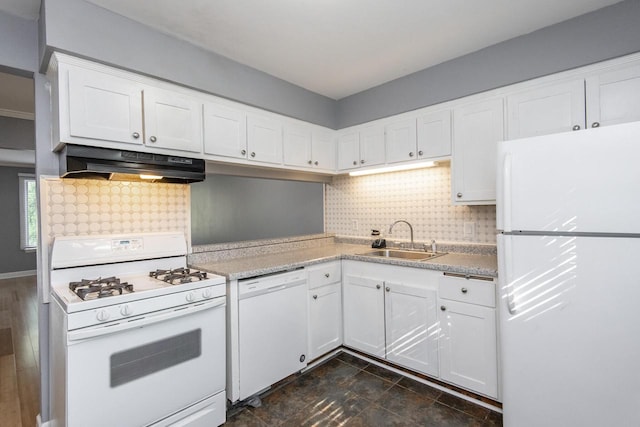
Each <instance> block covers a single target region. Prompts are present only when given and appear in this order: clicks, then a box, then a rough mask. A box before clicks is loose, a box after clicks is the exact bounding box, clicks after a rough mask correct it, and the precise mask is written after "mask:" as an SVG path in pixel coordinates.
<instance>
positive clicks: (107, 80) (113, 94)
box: [60, 69, 144, 145]
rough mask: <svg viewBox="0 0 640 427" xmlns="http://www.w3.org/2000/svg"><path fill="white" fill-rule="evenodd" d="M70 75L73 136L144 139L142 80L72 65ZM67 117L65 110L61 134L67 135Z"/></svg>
mask: <svg viewBox="0 0 640 427" xmlns="http://www.w3.org/2000/svg"><path fill="white" fill-rule="evenodd" d="M68 76H69V80H68V84H69V104H68V108H69V110H68V118H69V121H68V124H69V128H68V133H69V136H70V137H73V138H87V139H95V140H104V141H115V142H123V143H127V144H136V145H141V144H142V143H143V141H144V139H143V126H142V90H141V88H140V85H139V84H138V83H136V82H132V81H130V80H126V79H122V78H119V77H115V76H111V75H108V74H104V73H99V72H96V71H92V70H82V69H71V70H69V73H68ZM64 106H65V105H63V106H62V107H64ZM64 118H65V117H64V115H63V114H62V112H61V126H60V127H61V138H64V137H65V136H64V135H63V134H64V133H65V132H64V125H65V124H66V123H65V122H64Z"/></svg>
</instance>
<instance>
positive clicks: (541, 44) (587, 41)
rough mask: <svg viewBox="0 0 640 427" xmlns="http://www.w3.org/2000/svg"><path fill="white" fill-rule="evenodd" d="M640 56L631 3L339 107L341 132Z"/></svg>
mask: <svg viewBox="0 0 640 427" xmlns="http://www.w3.org/2000/svg"><path fill="white" fill-rule="evenodd" d="M638 51H640V1H639V0H627V1H625V2H622V3H618V4H615V5H613V6H609V7H607V8H603V9H600V10H597V11H595V12H591V13H588V14H585V15H582V16H579V17H577V18H574V19H571V20H568V21H564V22H561V23H559V24H556V25H552V26H550V27H547V28H543V29H541V30H539V31H535V32H533V33H530V34H526V35H524V36H521V37H517V38H514V39H511V40H508V41H506V42H503V43H499V44H496V45H493V46H490V47H488V48H486V49H482V50H479V51H477V52H474V53H471V54H469V55H465V56H462V57H459V58H456V59H454V60H451V61H448V62H445V63H442V64H440V65H436V66H434V67H431V68H427V69H425V70H422V71H419V72H417V73H414V74H411V75H409V76H406V77H403V78H400V79H397V80H393V81H391V82H389V83H386V84H383V85H381V86H377V87H375V88H372V89H369V90H366V91H364V92H360V93H357V94H355V95H352V96H349V97H347V98H343V99H341V100H340V101H338V105H337V111H336V113H337V114H336V117H337V125H338V128H344V127H347V126H351V125H355V124H359V123H364V122H368V121H370V120H374V119H379V118H381V117H387V116H390V115H393V114H398V113H401V112H405V111H411V110H415V109H417V108H421V107H425V106H428V105H433V104H437V103H440V102H443V101H448V100H451V99H456V98H460V97H463V96H467V95H471V94H474V93H479V92H483V91H485V90H490V89H495V88H497V87H501V86H506V85H509V84H513V83H517V82H521V81H525V80H529V79H532V78H536V77H540V76H544V75H547V74H553V73H556V72H559V71H564V70H568V69H571V68H576V67H580V66H583V65H587V64H591V63H595V62H599V61H603V60H606V59H611V58H615V57H617V56H622V55H626V54H630V53H634V52H638Z"/></svg>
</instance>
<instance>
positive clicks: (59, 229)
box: [41, 178, 191, 243]
mask: <svg viewBox="0 0 640 427" xmlns="http://www.w3.org/2000/svg"><path fill="white" fill-rule="evenodd" d="M41 183H42V184H43V185H42V187H43V188H42V189H41V191H42V193H41V195H42V199H41V203H43V204H46V205H45V206H41V212H42V213H43V218H42V221H43V233H44V234H45V236H47V239H46V241H48V243H51V242H52V241H53V238H54V237H56V236H80V235H96V234H120V233H122V234H127V233H144V232H157V231H182V232H184V233H185V237H186V238H187V239H188V241H190V240H191V217H190V215H189V207H190V192H189V186H188V185H186V184H152V183H146V182H119V181H96V180H88V179H58V178H46V179H43V180H42V181H41Z"/></svg>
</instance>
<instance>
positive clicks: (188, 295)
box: [185, 292, 196, 302]
mask: <svg viewBox="0 0 640 427" xmlns="http://www.w3.org/2000/svg"><path fill="white" fill-rule="evenodd" d="M185 298H186V299H187V302H193V301H194V300H195V299H196V295H195V294H194V293H193V292H189V293H188V294H187V296H186V297H185Z"/></svg>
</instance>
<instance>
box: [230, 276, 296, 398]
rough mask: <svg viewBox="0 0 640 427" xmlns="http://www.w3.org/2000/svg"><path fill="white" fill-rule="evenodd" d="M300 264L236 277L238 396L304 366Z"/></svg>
mask: <svg viewBox="0 0 640 427" xmlns="http://www.w3.org/2000/svg"><path fill="white" fill-rule="evenodd" d="M306 284H307V274H306V272H305V271H304V270H302V269H300V270H296V271H291V272H286V273H277V274H273V275H267V276H261V277H258V278H254V279H245V280H241V281H239V282H238V300H239V301H238V310H239V312H238V323H239V324H238V335H239V336H238V339H239V353H240V364H239V369H240V399H246V398H248V397H251V396H253V395H255V394H256V393H259V392H261V391H263V390H265V389H266V388H268V387H269V386H271V385H272V384H274V383H276V382H278V381H280V380H282V379H284V378H286V377H287V376H289V375H291V374H293V373H295V372H298V371H300V370H301V369H303V368H304V367H306V366H307V362H306V358H307V356H306V354H307V286H306Z"/></svg>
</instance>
